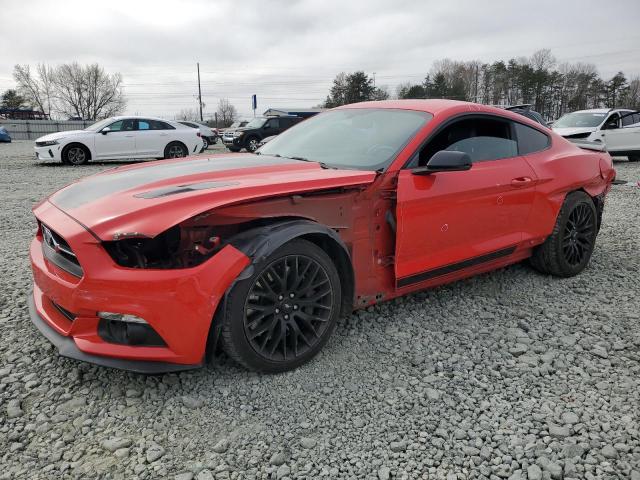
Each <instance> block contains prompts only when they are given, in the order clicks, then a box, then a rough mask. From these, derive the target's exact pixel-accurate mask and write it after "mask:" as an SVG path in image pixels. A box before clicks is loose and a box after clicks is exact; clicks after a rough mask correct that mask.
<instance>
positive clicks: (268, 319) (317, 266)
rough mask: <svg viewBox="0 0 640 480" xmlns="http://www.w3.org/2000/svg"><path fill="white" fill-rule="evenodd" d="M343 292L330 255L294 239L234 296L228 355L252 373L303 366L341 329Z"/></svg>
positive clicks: (226, 323)
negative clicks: (336, 327) (336, 328)
mask: <svg viewBox="0 0 640 480" xmlns="http://www.w3.org/2000/svg"><path fill="white" fill-rule="evenodd" d="M340 288H341V287H340V278H339V276H338V271H337V269H336V267H335V265H334V263H333V261H332V260H331V258H330V257H329V256H328V255H327V253H326V252H325V251H324V250H322V249H321V248H319V247H318V246H317V245H315V244H313V243H311V242H308V241H306V240H301V239H297V240H292V241H291V242H289V243H287V244H285V245H284V246H282V247H280V248H279V249H278V250H276V251H275V252H274V253H273V254H272V255H270V256H269V257H268V258H267V259H266V260H264V261H261V262H260V263H258V264H257V265H255V271H254V274H253V276H252V277H251V278H248V279H246V280H242V281H239V282H238V283H236V285H235V286H234V287H233V288H232V290H231V291H230V293H229V295H228V298H227V302H228V303H227V308H226V309H225V317H224V318H223V319H222V322H223V324H222V338H223V340H224V349H225V351H226V352H227V354H228V355H229V356H230V357H231V358H233V359H234V360H236V361H237V362H238V363H240V364H242V365H244V366H245V367H247V368H249V369H251V370H257V371H265V372H283V371H286V370H291V369H293V368H296V367H298V366H300V365H302V364H303V363H305V362H307V361H308V360H310V359H311V358H313V357H314V356H315V355H316V354H317V353H318V352H319V351H320V349H321V348H322V347H323V346H324V344H325V343H326V342H327V340H329V337H330V336H331V333H332V332H333V330H334V329H335V326H336V322H337V319H338V316H339V314H340V306H341V298H342V297H341V289H340Z"/></svg>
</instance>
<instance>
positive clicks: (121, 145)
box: [95, 119, 136, 159]
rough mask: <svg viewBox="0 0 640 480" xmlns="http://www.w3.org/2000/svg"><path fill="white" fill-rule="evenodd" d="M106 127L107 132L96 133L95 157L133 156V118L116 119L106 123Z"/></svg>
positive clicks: (134, 125) (134, 140)
mask: <svg viewBox="0 0 640 480" xmlns="http://www.w3.org/2000/svg"><path fill="white" fill-rule="evenodd" d="M108 128H109V132H108V133H103V131H100V132H98V133H96V140H95V150H96V157H97V158H103V159H107V158H129V157H133V156H135V153H136V138H135V129H136V121H135V119H123V120H118V121H116V122H113V123H112V124H111V125H108ZM103 130H104V129H103Z"/></svg>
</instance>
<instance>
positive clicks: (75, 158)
mask: <svg viewBox="0 0 640 480" xmlns="http://www.w3.org/2000/svg"><path fill="white" fill-rule="evenodd" d="M88 161H89V151H88V150H87V149H86V147H84V146H82V145H78V144H76V145H69V146H68V147H67V148H65V149H64V150H63V152H62V163H64V164H66V165H84V164H85V163H87V162H88Z"/></svg>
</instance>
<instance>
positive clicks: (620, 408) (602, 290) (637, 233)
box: [0, 142, 640, 480]
mask: <svg viewBox="0 0 640 480" xmlns="http://www.w3.org/2000/svg"><path fill="white" fill-rule="evenodd" d="M216 149H220V147H219V146H218V147H217V148H216ZM110 165H111V164H110V163H104V164H101V165H90V166H88V167H80V168H70V167H63V166H61V165H58V164H55V165H54V164H43V163H37V162H36V161H35V160H34V159H33V158H32V150H31V143H30V142H16V143H14V144H12V145H2V144H0V167H1V169H2V175H1V176H0V182H1V184H2V197H1V198H2V204H3V206H4V208H3V209H2V211H1V213H0V215H1V217H0V218H1V220H2V231H3V232H4V233H3V234H2V238H1V240H0V249H1V251H0V253H1V255H2V259H3V260H2V266H3V268H2V270H3V275H2V279H1V281H2V288H1V290H0V304H1V306H2V313H1V314H0V459H1V465H2V467H3V468H2V469H1V470H0V478H1V479H5V478H16V479H18V478H20V479H23V478H56V479H58V478H122V479H131V478H171V479H173V478H175V479H176V480H177V479H180V480H188V479H192V478H195V479H197V480H209V479H214V478H215V479H226V478H232V479H235V478H238V479H240V478H261V479H267V478H269V479H271V478H273V479H286V478H307V479H311V478H319V477H326V478H371V479H388V478H425V479H426V478H428V479H432V478H436V479H440V478H442V479H446V480H450V479H451V480H453V479H471V478H492V479H497V478H510V479H527V478H528V479H532V480H533V479H549V478H552V479H558V478H576V479H583V478H584V479H592V478H605V479H609V478H610V479H618V478H631V479H633V480H640V424H639V420H640V296H639V295H638V290H639V289H638V280H639V277H638V270H639V267H640V254H639V253H638V249H639V247H640V244H639V241H638V239H639V238H640V208H638V207H639V205H640V188H636V187H631V186H622V185H620V186H614V188H613V191H612V193H611V194H610V196H609V200H608V204H607V207H606V209H605V216H604V224H603V226H602V230H601V232H600V236H599V238H598V244H597V247H596V250H595V253H594V256H593V259H592V261H591V265H590V266H589V268H588V269H587V270H586V271H585V272H584V273H583V274H582V275H580V276H578V277H576V278H572V279H564V280H560V279H556V278H551V277H545V276H542V275H539V274H536V273H535V272H533V271H532V270H531V269H530V268H528V267H527V266H526V265H516V266H513V267H511V268H507V269H504V270H501V271H498V272H494V273H491V274H487V275H482V276H480V277H477V278H474V279H471V280H467V281H462V282H458V283H455V284H453V285H449V286H445V287H442V288H438V289H435V290H431V291H429V292H424V293H419V294H415V295H411V296H409V297H406V298H403V299H398V300H396V301H392V302H389V303H386V304H382V305H380V306H377V307H375V308H370V309H368V310H367V311H361V312H358V313H356V314H353V315H352V316H350V317H349V318H347V319H346V320H344V321H343V322H342V323H341V324H340V326H339V327H338V330H337V331H336V334H335V335H334V337H333V338H332V340H331V341H330V342H329V344H328V345H327V347H326V348H325V349H324V351H323V352H322V353H321V354H320V355H319V356H318V357H317V358H316V359H315V360H314V361H312V362H311V363H309V364H308V365H306V366H304V367H302V368H300V369H298V370H296V371H294V372H290V373H286V374H281V375H260V374H255V373H249V372H247V371H245V370H243V369H241V368H238V367H237V366H236V365H234V364H232V362H230V361H227V360H225V359H224V358H223V359H221V361H220V362H218V363H217V364H216V365H212V366H210V367H208V368H205V369H202V370H198V371H193V372H186V373H181V374H178V375H176V374H171V375H164V376H156V377H144V376H139V375H134V374H128V373H124V372H120V371H116V370H109V369H106V368H100V367H94V366H91V365H86V364H81V363H78V362H75V361H71V360H66V359H62V358H60V357H58V356H57V354H56V353H55V351H54V350H53V348H52V347H51V346H50V344H49V343H48V342H47V341H46V340H45V339H44V338H43V337H42V336H41V335H40V334H39V333H38V332H37V331H36V330H35V329H34V327H33V326H32V325H31V323H30V321H29V319H28V313H27V306H26V301H25V295H26V293H27V292H28V290H29V288H30V282H31V274H30V269H29V264H28V258H27V246H28V243H29V241H30V239H31V237H32V235H33V233H34V231H35V222H34V220H33V218H32V215H31V212H30V209H31V206H32V204H33V203H34V202H36V201H38V200H39V199H41V198H42V197H43V196H44V195H46V194H47V193H50V192H52V191H54V190H56V189H58V188H60V187H62V186H63V185H64V184H66V183H68V182H69V181H71V180H73V179H75V178H78V177H81V176H84V175H87V174H90V173H93V172H98V171H100V170H103V169H105V168H107V167H108V166H110ZM616 166H617V169H618V177H619V178H623V179H625V180H640V164H629V163H627V162H618V163H617V164H616Z"/></svg>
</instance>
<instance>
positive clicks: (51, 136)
mask: <svg viewBox="0 0 640 480" xmlns="http://www.w3.org/2000/svg"><path fill="white" fill-rule="evenodd" d="M86 133H87V131H86V130H67V131H66V132H56V133H50V134H48V135H44V136H43V137H40V138H38V139H36V142H47V141H50V140H60V139H61V138H65V137H72V136H75V135H81V134H86Z"/></svg>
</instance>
